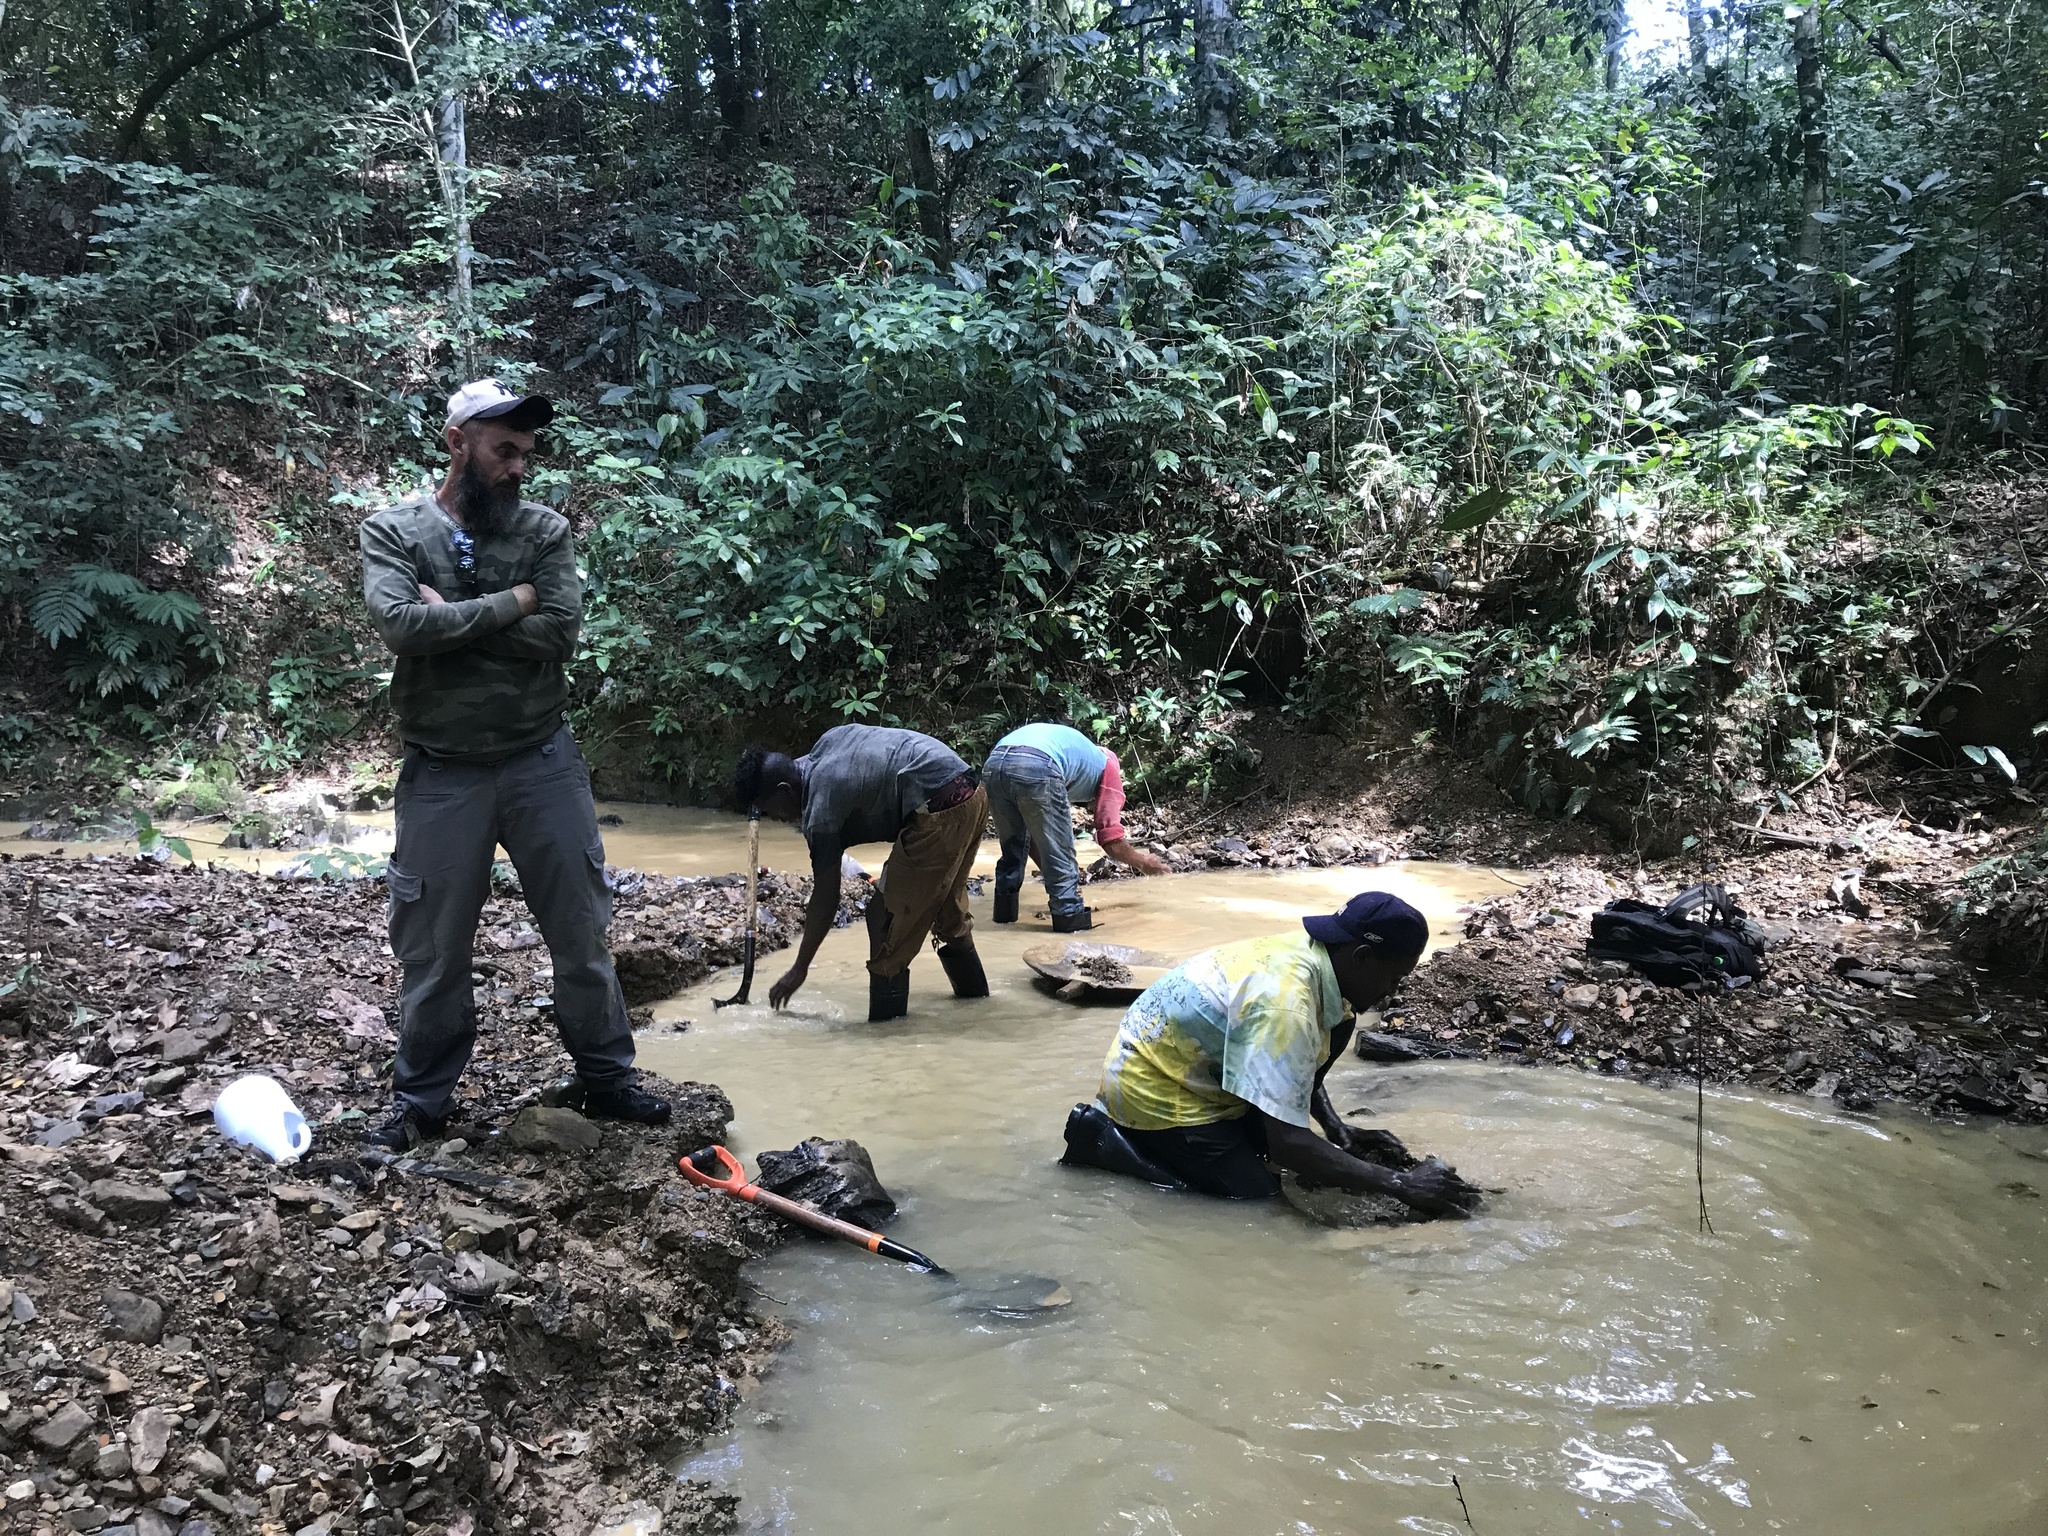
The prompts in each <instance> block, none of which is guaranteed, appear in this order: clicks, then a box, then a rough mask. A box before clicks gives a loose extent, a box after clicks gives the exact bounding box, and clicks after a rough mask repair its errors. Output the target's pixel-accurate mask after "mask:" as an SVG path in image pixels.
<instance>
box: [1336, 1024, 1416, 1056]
mask: <svg viewBox="0 0 2048 1536" xmlns="http://www.w3.org/2000/svg"><path fill="white" fill-rule="evenodd" d="M1351 1054H1352V1055H1354V1056H1356V1057H1357V1058H1358V1059H1359V1060H1360V1061H1382V1062H1396V1061H1421V1060H1422V1059H1423V1058H1425V1057H1427V1056H1429V1055H1431V1054H1432V1048H1431V1047H1429V1046H1426V1045H1424V1044H1423V1043H1422V1042H1421V1041H1419V1040H1411V1039H1409V1038H1408V1037H1407V1036H1406V1035H1389V1034H1383V1033H1381V1032H1380V1031H1379V1030H1376V1029H1361V1030H1359V1031H1358V1033H1357V1034H1355V1035H1353V1036H1352V1038H1351Z"/></svg>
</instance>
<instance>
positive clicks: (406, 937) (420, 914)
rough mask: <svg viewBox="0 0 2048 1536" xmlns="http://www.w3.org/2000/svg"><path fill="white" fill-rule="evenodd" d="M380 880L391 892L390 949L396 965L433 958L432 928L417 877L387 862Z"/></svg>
mask: <svg viewBox="0 0 2048 1536" xmlns="http://www.w3.org/2000/svg"><path fill="white" fill-rule="evenodd" d="M384 884H385V886H386V888H387V889H388V890H389V891H390V893H391V902H390V911H389V924H390V932H391V953H392V954H393V955H395V956H396V957H397V959H398V963H399V964H400V965H419V964H422V963H424V962H425V961H428V960H431V959H433V958H434V930H433V926H432V923H431V921H430V920H429V915H428V912H427V909H426V905H425V903H423V902H422V901H421V900H420V895H421V892H422V891H423V890H424V886H423V884H422V882H421V880H420V877H419V876H418V875H416V874H414V873H413V872H412V871H411V870H409V869H400V868H399V867H398V866H397V865H396V864H387V865H385V866H384Z"/></svg>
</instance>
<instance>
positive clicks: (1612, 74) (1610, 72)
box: [1600, 0, 1628, 96]
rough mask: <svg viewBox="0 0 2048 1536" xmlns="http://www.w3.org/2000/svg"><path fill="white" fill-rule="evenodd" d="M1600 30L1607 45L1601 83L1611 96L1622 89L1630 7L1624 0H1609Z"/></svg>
mask: <svg viewBox="0 0 2048 1536" xmlns="http://www.w3.org/2000/svg"><path fill="white" fill-rule="evenodd" d="M1600 31H1601V34H1602V38H1603V41H1604V43H1605V45H1606V58H1605V60H1604V61H1603V62H1604V64H1605V69H1604V70H1603V73H1602V81H1601V83H1602V84H1603V85H1605V86H1606V88H1607V93H1608V94H1609V95H1610V96H1611V95H1613V94H1614V93H1615V92H1616V91H1618V90H1620V89H1621V49H1622V44H1623V42H1624V41H1625V40H1626V39H1627V37H1628V7H1627V6H1626V5H1624V4H1623V3H1622V0H1608V3H1607V12H1606V14H1605V15H1604V16H1602V17H1601V27H1600Z"/></svg>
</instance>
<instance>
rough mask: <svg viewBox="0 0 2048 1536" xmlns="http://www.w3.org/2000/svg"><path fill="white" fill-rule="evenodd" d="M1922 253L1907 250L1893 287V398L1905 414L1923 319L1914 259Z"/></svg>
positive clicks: (1895, 406)
mask: <svg viewBox="0 0 2048 1536" xmlns="http://www.w3.org/2000/svg"><path fill="white" fill-rule="evenodd" d="M1918 254H1919V253H1918V252H1917V251H1908V252H1906V259H1905V260H1904V261H1902V262H1900V263H1899V280H1898V282H1897V284H1896V285H1894V287H1893V288H1892V316H1893V320H1894V324H1895V337H1894V341H1893V346H1892V401H1893V406H1894V408H1895V409H1896V410H1898V411H1899V412H1900V413H1901V414H1904V412H1905V406H1906V397H1907V396H1908V395H1910V394H1911V393H1912V392H1913V348H1914V346H1915V344H1916V342H1917V341H1918V337H1917V335H1916V332H1917V330H1918V328H1919V319H1920V316H1919V299H1920V285H1919V283H1918V282H1917V281H1916V280H1915V278H1914V275H1913V265H1914V263H1913V258H1914V257H1915V256H1916V255H1918Z"/></svg>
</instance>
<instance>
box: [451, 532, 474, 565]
mask: <svg viewBox="0 0 2048 1536" xmlns="http://www.w3.org/2000/svg"><path fill="white" fill-rule="evenodd" d="M448 540H449V542H450V543H452V544H453V545H454V546H455V564H456V565H457V566H458V567H459V568H460V569H461V571H462V574H463V575H465V576H475V575H476V535H475V534H473V533H471V532H470V531H469V530H468V529H467V528H451V529H449V530H448Z"/></svg>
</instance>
